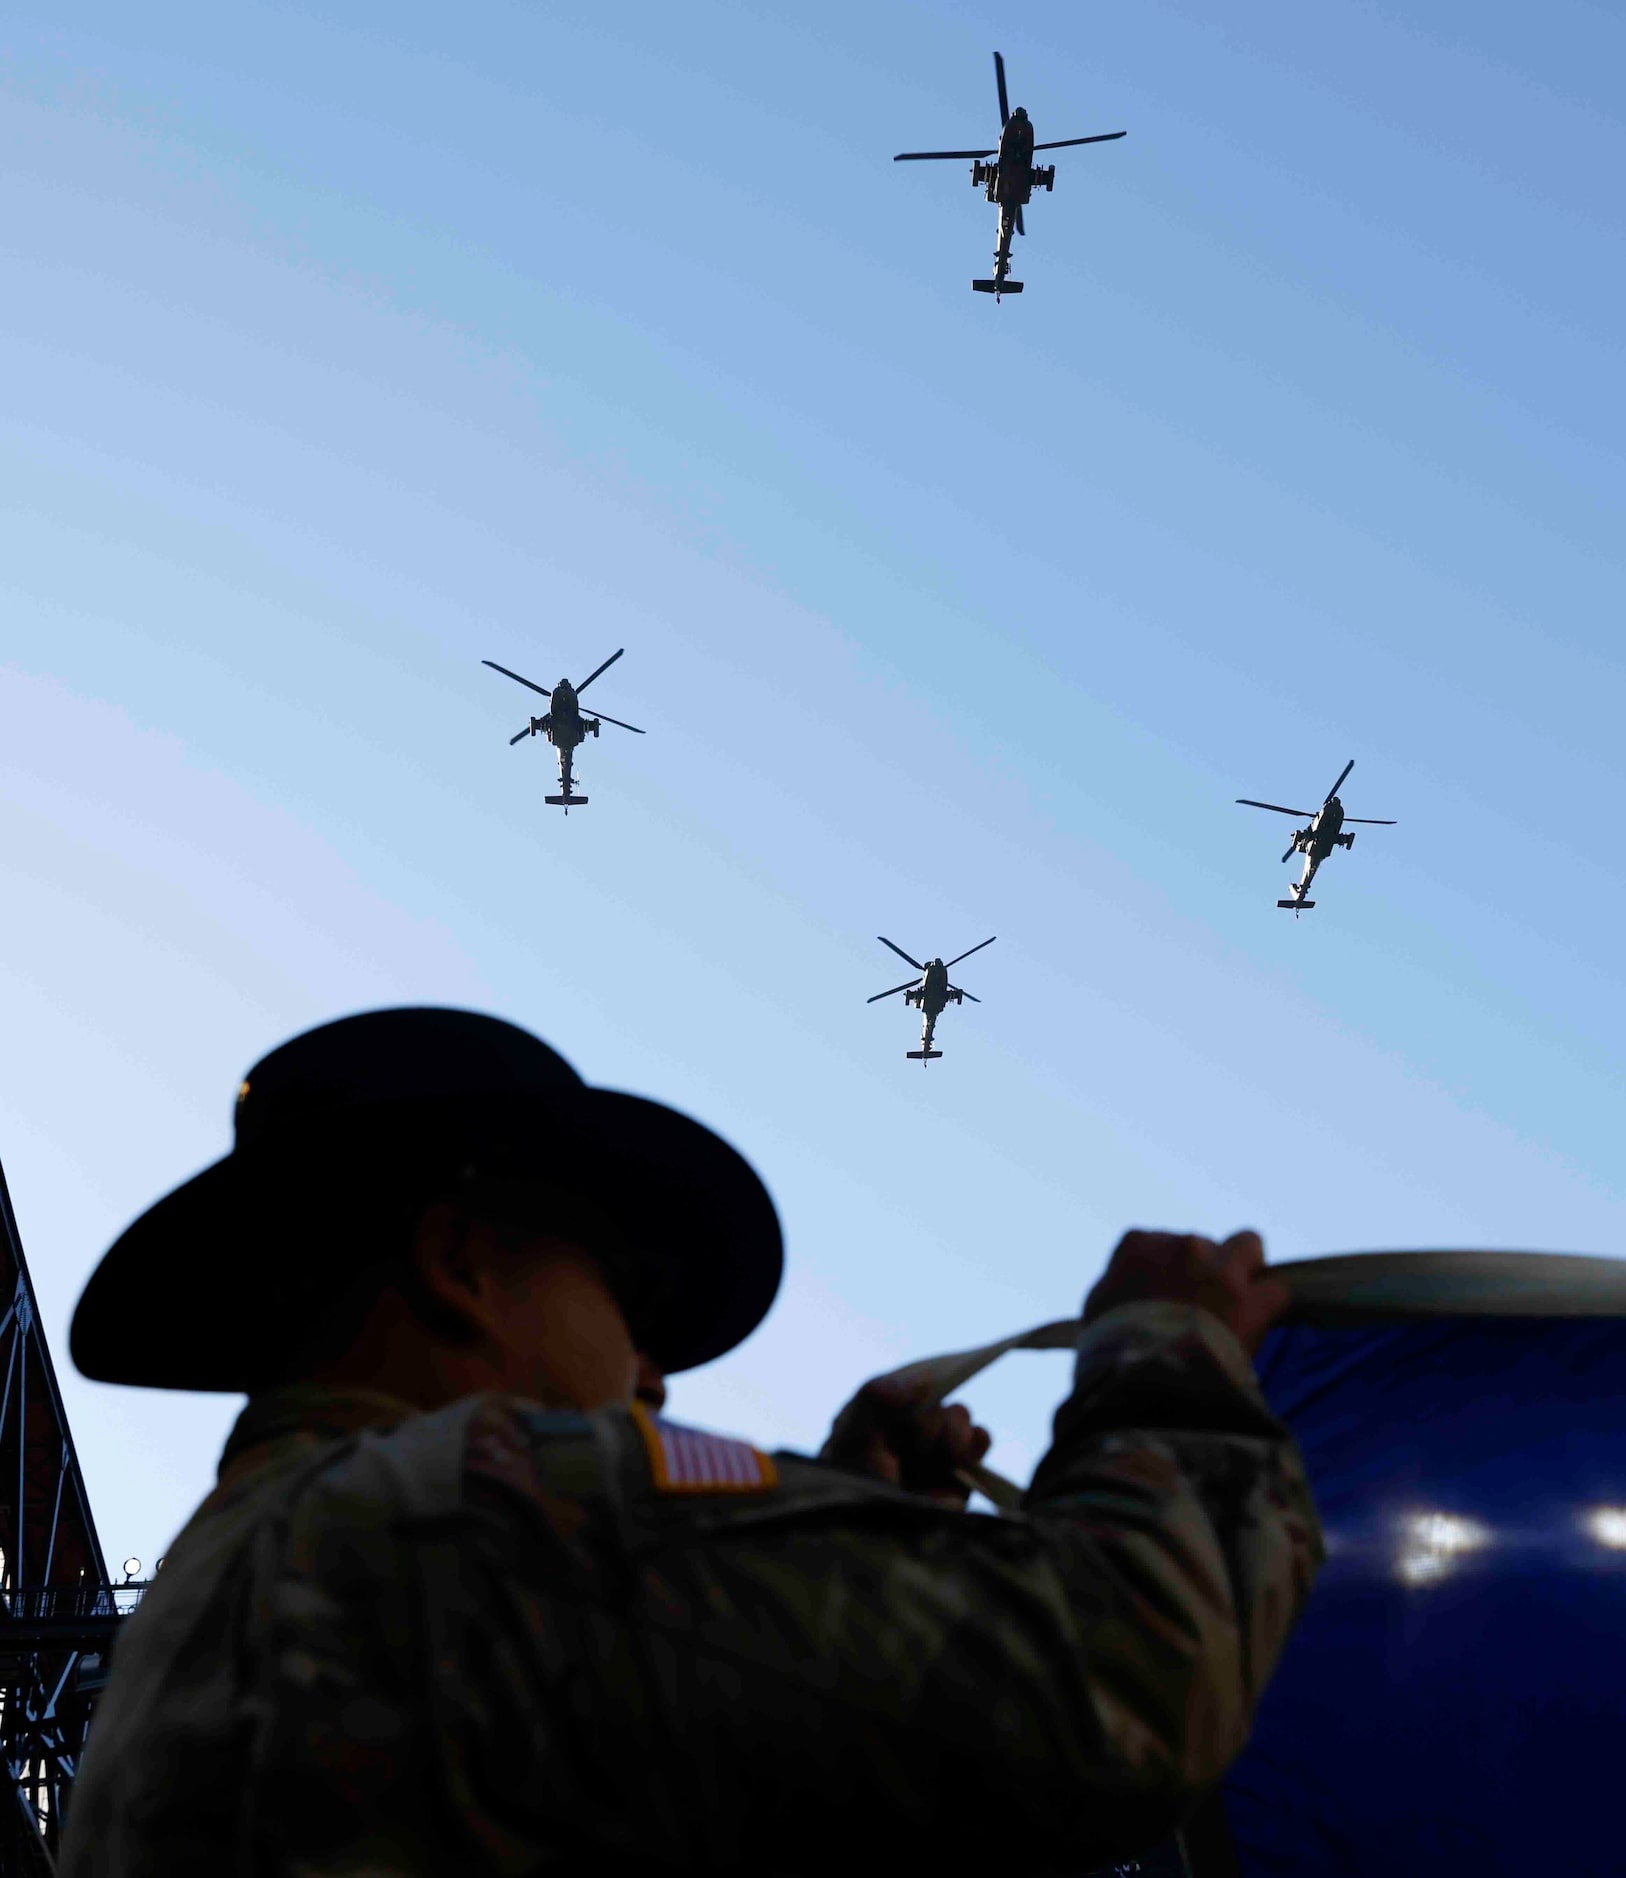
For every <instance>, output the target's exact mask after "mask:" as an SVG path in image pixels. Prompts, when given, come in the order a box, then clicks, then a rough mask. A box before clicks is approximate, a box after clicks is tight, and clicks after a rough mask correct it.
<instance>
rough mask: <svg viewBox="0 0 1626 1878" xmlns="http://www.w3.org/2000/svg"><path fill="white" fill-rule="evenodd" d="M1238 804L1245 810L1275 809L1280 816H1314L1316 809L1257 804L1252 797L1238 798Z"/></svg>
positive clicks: (1264, 803) (1271, 803) (1266, 803)
mask: <svg viewBox="0 0 1626 1878" xmlns="http://www.w3.org/2000/svg"><path fill="white" fill-rule="evenodd" d="M1237 801H1238V803H1239V804H1240V805H1241V806H1242V807H1243V808H1245V809H1274V810H1275V811H1276V813H1277V814H1278V815H1314V814H1315V810H1314V809H1284V808H1283V807H1282V805H1281V803H1279V802H1255V801H1254V799H1253V797H1252V796H1238V797H1237Z"/></svg>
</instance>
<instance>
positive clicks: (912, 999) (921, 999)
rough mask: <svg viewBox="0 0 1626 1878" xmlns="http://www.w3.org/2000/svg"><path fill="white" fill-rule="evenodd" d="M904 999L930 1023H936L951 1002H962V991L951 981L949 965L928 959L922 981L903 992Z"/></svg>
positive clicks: (939, 960) (921, 976)
mask: <svg viewBox="0 0 1626 1878" xmlns="http://www.w3.org/2000/svg"><path fill="white" fill-rule="evenodd" d="M903 1001H904V1003H905V1004H912V1005H914V1006H915V1007H916V1008H917V1009H918V1010H919V1011H920V1012H921V1014H922V1016H924V1017H925V1019H926V1021H927V1023H928V1024H934V1023H936V1021H937V1019H938V1018H940V1017H941V1016H942V1015H943V1013H944V1011H945V1010H947V1008H948V1007H949V1005H950V1004H958V1003H959V1002H960V993H959V992H957V991H956V990H955V989H954V987H953V986H952V985H951V984H950V983H949V977H948V967H947V966H946V965H945V964H944V963H943V961H942V960H941V959H927V961H926V969H925V971H923V972H922V973H921V975H920V983H919V984H918V985H915V986H914V987H912V988H911V989H910V990H908V991H906V992H905V993H904V994H903Z"/></svg>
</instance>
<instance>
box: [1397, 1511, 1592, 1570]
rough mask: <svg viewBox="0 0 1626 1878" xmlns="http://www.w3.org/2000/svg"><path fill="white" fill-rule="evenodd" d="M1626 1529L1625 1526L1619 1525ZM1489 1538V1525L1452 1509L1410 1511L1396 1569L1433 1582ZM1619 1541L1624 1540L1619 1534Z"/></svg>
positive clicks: (1487, 1541) (1486, 1542)
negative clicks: (1441, 1511) (1620, 1538)
mask: <svg viewBox="0 0 1626 1878" xmlns="http://www.w3.org/2000/svg"><path fill="white" fill-rule="evenodd" d="M1622 1530H1623V1533H1626V1526H1623V1528H1622ZM1489 1540H1490V1529H1489V1528H1488V1527H1486V1526H1482V1525H1480V1523H1479V1522H1478V1520H1475V1519H1463V1518H1462V1517H1461V1516H1460V1515H1459V1514H1456V1513H1414V1514H1413V1515H1412V1517H1411V1518H1410V1519H1408V1520H1407V1521H1406V1543H1405V1546H1404V1548H1403V1550H1402V1551H1401V1554H1400V1561H1399V1565H1398V1570H1399V1572H1400V1576H1401V1578H1402V1579H1404V1581H1405V1582H1406V1583H1407V1584H1409V1585H1427V1584H1435V1583H1437V1582H1438V1581H1439V1580H1440V1579H1441V1578H1443V1577H1444V1576H1445V1574H1446V1573H1447V1572H1448V1571H1450V1569H1451V1567H1452V1566H1453V1565H1455V1564H1456V1562H1457V1560H1458V1559H1459V1558H1461V1557H1462V1555H1463V1553H1465V1552H1476V1551H1478V1549H1479V1548H1480V1547H1481V1546H1482V1545H1485V1544H1488V1543H1489ZM1622 1543H1626V1538H1623V1541H1622Z"/></svg>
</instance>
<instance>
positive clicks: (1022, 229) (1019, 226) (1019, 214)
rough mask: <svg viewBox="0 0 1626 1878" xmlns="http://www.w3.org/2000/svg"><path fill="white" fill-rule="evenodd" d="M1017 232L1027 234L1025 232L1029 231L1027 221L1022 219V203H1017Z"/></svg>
mask: <svg viewBox="0 0 1626 1878" xmlns="http://www.w3.org/2000/svg"><path fill="white" fill-rule="evenodd" d="M1016 232H1017V233H1018V234H1019V235H1025V234H1026V233H1027V232H1028V231H1027V226H1026V224H1025V223H1024V222H1023V220H1022V205H1021V203H1018V204H1017V205H1016Z"/></svg>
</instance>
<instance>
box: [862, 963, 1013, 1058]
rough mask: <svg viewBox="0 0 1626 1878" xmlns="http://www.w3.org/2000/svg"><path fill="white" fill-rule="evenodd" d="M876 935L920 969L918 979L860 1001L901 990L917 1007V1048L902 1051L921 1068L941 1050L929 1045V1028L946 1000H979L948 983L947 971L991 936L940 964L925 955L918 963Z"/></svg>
mask: <svg viewBox="0 0 1626 1878" xmlns="http://www.w3.org/2000/svg"><path fill="white" fill-rule="evenodd" d="M876 937H877V938H878V939H880V941H881V944H882V945H884V946H888V947H890V948H891V950H892V951H894V952H896V953H897V955H898V957H899V958H900V959H902V960H903V962H904V964H906V965H912V966H914V968H915V970H916V971H917V972H919V973H920V979H919V982H918V983H917V982H916V981H914V980H910V981H909V982H908V983H907V984H902V985H894V986H893V987H892V989H891V990H890V991H877V992H876V994H875V996H874V997H873V998H866V999H865V1000H864V1002H865V1003H866V1004H879V1003H880V1001H881V1000H882V998H895V997H896V996H897V995H898V993H899V992H900V991H901V992H902V993H903V1001H904V1003H905V1004H915V1005H918V1006H919V1007H920V1013H921V1026H920V1048H919V1049H918V1050H906V1051H905V1052H904V1055H905V1056H907V1057H908V1059H909V1060H910V1061H911V1062H912V1063H919V1064H920V1066H921V1068H922V1069H924V1068H925V1066H926V1065H927V1064H928V1063H930V1062H931V1061H933V1059H934V1058H936V1057H939V1056H941V1055H942V1054H943V1052H942V1051H941V1050H934V1049H933V1048H932V1032H933V1031H934V1030H935V1029H936V1028H937V1020H938V1018H940V1017H941V1016H942V1015H943V1012H944V1009H945V1008H946V1007H947V1006H948V1005H950V1004H958V1003H960V1001H961V1000H962V999H964V998H971V1002H972V1003H973V1004H981V1002H982V999H981V998H975V997H971V993H970V992H969V991H962V990H961V989H960V987H959V986H958V985H951V984H950V983H949V971H950V969H951V967H953V966H955V965H958V964H959V962H960V959H968V958H970V956H971V952H980V951H981V950H982V946H991V945H992V944H993V943H994V940H993V939H984V940H983V942H982V945H975V946H973V947H972V948H971V952H962V953H961V954H960V958H959V959H950V960H949V961H948V963H947V964H944V962H943V961H942V960H941V959H927V961H926V963H925V964H924V965H922V964H921V962H920V960H919V959H912V958H910V956H909V954H908V953H907V952H905V951H904V949H903V947H902V946H895V945H893V944H892V941H891V940H890V939H888V938H886V937H884V936H883V935H882V934H880V933H877V934H876ZM998 937H999V935H998V934H997V933H996V934H995V935H994V938H995V939H997V938H998Z"/></svg>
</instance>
